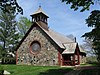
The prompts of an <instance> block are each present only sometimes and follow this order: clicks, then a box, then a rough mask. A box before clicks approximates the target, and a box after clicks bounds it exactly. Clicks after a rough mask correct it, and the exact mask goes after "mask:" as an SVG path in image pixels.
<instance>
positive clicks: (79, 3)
mask: <svg viewBox="0 0 100 75" xmlns="http://www.w3.org/2000/svg"><path fill="white" fill-rule="evenodd" d="M62 2H66V4H71V9H74V10H78V9H79V8H81V10H80V11H81V12H83V11H85V10H89V8H90V6H91V5H94V2H98V3H99V0H62Z"/></svg>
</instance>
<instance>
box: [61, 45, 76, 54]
mask: <svg viewBox="0 0 100 75" xmlns="http://www.w3.org/2000/svg"><path fill="white" fill-rule="evenodd" d="M64 46H65V47H66V49H65V50H64V51H63V53H62V54H73V53H75V50H76V46H77V43H66V44H64Z"/></svg>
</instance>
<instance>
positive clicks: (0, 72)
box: [0, 65, 4, 75]
mask: <svg viewBox="0 0 100 75" xmlns="http://www.w3.org/2000/svg"><path fill="white" fill-rule="evenodd" d="M3 71H4V70H3V67H2V66H1V65H0V75H3Z"/></svg>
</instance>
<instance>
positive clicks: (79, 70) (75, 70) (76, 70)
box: [65, 66, 98, 75]
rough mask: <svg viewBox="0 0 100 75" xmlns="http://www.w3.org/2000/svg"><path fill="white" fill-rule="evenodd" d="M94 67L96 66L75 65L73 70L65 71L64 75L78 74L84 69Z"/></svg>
mask: <svg viewBox="0 0 100 75" xmlns="http://www.w3.org/2000/svg"><path fill="white" fill-rule="evenodd" d="M95 68H98V67H94V66H84V67H80V66H78V67H75V69H74V70H72V71H70V72H68V73H66V74H65V75H79V73H80V72H81V71H82V70H84V69H95Z"/></svg>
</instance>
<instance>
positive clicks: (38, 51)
mask: <svg viewBox="0 0 100 75" xmlns="http://www.w3.org/2000/svg"><path fill="white" fill-rule="evenodd" d="M31 17H32V23H33V24H32V25H31V27H30V29H29V30H28V31H27V33H26V34H25V36H24V37H23V39H22V40H21V41H20V43H19V45H18V47H17V49H16V64H18V65H34V66H75V65H79V64H81V63H85V57H86V53H85V51H84V50H83V49H82V48H81V47H80V46H79V45H78V43H77V42H76V41H73V40H71V39H70V38H68V37H66V36H64V35H62V34H60V33H58V32H55V31H54V30H52V29H49V27H48V22H47V19H48V18H49V17H48V15H47V14H46V13H45V12H44V11H43V10H42V8H41V7H39V8H38V10H37V11H36V12H35V13H34V14H32V15H31Z"/></svg>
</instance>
